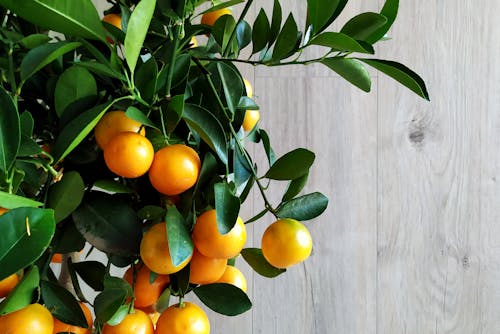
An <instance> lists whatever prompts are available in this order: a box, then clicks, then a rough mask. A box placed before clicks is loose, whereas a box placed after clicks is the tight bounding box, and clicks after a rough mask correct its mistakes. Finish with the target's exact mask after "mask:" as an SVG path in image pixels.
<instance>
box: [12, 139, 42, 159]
mask: <svg viewBox="0 0 500 334" xmlns="http://www.w3.org/2000/svg"><path fill="white" fill-rule="evenodd" d="M41 151H42V148H41V147H40V146H39V145H38V144H37V143H36V142H35V141H34V140H33V139H32V138H31V137H28V136H26V135H21V144H20V145H19V151H18V152H17V155H18V156H19V157H29V156H32V155H35V154H38V153H40V152H41Z"/></svg>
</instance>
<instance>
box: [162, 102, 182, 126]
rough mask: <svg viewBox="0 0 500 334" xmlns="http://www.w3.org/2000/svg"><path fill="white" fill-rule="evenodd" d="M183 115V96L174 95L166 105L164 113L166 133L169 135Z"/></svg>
mask: <svg viewBox="0 0 500 334" xmlns="http://www.w3.org/2000/svg"><path fill="white" fill-rule="evenodd" d="M183 114H184V95H175V96H173V97H172V99H171V100H170V102H169V103H168V105H167V110H166V112H165V118H166V126H167V132H168V133H171V132H172V131H174V130H175V128H176V127H177V124H179V121H180V120H181V119H182V115H183Z"/></svg>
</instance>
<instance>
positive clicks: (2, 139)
mask: <svg viewBox="0 0 500 334" xmlns="http://www.w3.org/2000/svg"><path fill="white" fill-rule="evenodd" d="M0 106H1V110H0V171H3V172H4V173H7V171H8V170H9V168H10V167H11V166H12V164H13V163H14V160H15V159H16V156H17V151H18V150H19V145H20V143H21V125H20V120H19V114H18V112H17V108H16V105H15V104H14V101H13V100H12V98H11V97H10V95H9V94H8V93H7V91H5V89H4V88H3V87H0Z"/></svg>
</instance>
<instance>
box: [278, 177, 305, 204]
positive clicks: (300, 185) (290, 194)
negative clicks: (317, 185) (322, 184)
mask: <svg viewBox="0 0 500 334" xmlns="http://www.w3.org/2000/svg"><path fill="white" fill-rule="evenodd" d="M308 178H309V173H307V174H304V175H303V176H301V177H299V178H296V179H294V180H291V181H290V182H289V183H288V188H287V189H286V192H285V194H284V195H283V198H282V201H285V202H286V201H289V200H291V199H292V198H294V197H295V196H297V195H298V194H299V193H300V192H301V191H302V189H304V186H305V185H306V183H307V179H308Z"/></svg>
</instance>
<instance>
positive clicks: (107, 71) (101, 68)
mask: <svg viewBox="0 0 500 334" xmlns="http://www.w3.org/2000/svg"><path fill="white" fill-rule="evenodd" d="M75 65H76V66H80V67H83V68H86V69H87V70H89V71H91V72H92V73H95V74H97V75H100V76H105V77H110V78H115V79H118V80H121V81H126V78H125V76H124V75H123V74H121V73H120V72H118V71H116V70H115V69H113V68H112V67H110V66H107V65H105V64H101V63H98V62H96V61H80V62H78V63H75Z"/></svg>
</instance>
